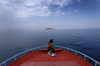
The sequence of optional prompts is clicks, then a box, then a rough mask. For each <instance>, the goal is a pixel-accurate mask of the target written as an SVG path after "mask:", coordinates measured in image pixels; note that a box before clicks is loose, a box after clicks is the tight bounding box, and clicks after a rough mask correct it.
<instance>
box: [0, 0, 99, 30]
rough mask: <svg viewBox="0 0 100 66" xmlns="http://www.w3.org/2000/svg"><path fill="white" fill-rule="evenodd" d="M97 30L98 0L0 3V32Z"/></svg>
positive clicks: (33, 0) (31, 0)
mask: <svg viewBox="0 0 100 66" xmlns="http://www.w3.org/2000/svg"><path fill="white" fill-rule="evenodd" d="M48 27H52V28H55V29H77V28H78V29H82V28H100V0H0V29H45V28H48Z"/></svg>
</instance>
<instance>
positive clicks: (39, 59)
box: [9, 50, 92, 66]
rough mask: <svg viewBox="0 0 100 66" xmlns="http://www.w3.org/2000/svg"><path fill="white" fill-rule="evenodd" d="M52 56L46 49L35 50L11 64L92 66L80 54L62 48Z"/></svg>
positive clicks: (20, 65) (21, 65)
mask: <svg viewBox="0 0 100 66" xmlns="http://www.w3.org/2000/svg"><path fill="white" fill-rule="evenodd" d="M55 53H56V56H54V57H52V56H50V55H48V54H47V52H46V51H39V50H38V51H33V52H30V53H29V54H27V55H25V56H23V57H21V58H19V59H18V60H16V61H15V62H13V63H12V64H10V65H9V66H85V64H86V66H92V65H91V64H90V63H88V62H87V61H85V60H84V59H82V58H81V57H80V56H78V55H75V54H73V53H71V52H68V51H65V50H62V51H57V52H55Z"/></svg>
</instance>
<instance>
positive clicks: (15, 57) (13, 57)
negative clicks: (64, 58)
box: [0, 45, 99, 66]
mask: <svg viewBox="0 0 100 66" xmlns="http://www.w3.org/2000/svg"><path fill="white" fill-rule="evenodd" d="M43 48H47V46H40V47H35V48H31V49H28V50H26V51H23V52H21V53H19V54H16V55H14V56H12V57H10V58H9V59H7V60H5V61H4V62H2V63H0V66H7V62H8V61H10V60H11V59H14V61H16V60H17V57H18V56H19V55H21V54H23V55H26V54H27V52H33V51H34V50H39V49H43ZM55 48H61V49H66V50H67V51H72V53H73V52H74V53H75V54H76V55H78V54H81V55H83V56H84V60H86V59H87V58H89V59H91V60H92V61H93V62H94V63H95V65H94V66H99V62H98V61H96V60H95V59H93V58H91V57H89V56H88V55H86V54H84V53H82V52H79V51H76V50H74V49H70V48H68V47H63V46H57V45H56V46H55Z"/></svg>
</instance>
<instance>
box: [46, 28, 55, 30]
mask: <svg viewBox="0 0 100 66" xmlns="http://www.w3.org/2000/svg"><path fill="white" fill-rule="evenodd" d="M45 30H55V28H46V29H45Z"/></svg>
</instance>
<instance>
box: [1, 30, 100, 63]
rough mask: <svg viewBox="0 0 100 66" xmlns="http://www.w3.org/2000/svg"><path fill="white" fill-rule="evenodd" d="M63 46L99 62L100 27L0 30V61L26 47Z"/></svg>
mask: <svg viewBox="0 0 100 66" xmlns="http://www.w3.org/2000/svg"><path fill="white" fill-rule="evenodd" d="M51 38H52V39H53V40H54V43H53V44H54V45H59V46H65V47H69V48H72V49H75V50H78V51H80V52H82V53H85V54H87V55H89V56H90V57H92V58H94V59H95V60H97V61H99V62H100V29H66V30H65V29H63V30H33V31H32V30H0V63H1V62H3V61H4V60H6V59H8V58H9V57H12V56H14V55H15V54H18V53H20V52H22V51H25V50H27V49H30V48H33V47H38V46H43V45H47V44H48V42H49V40H50V39H51Z"/></svg>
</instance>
